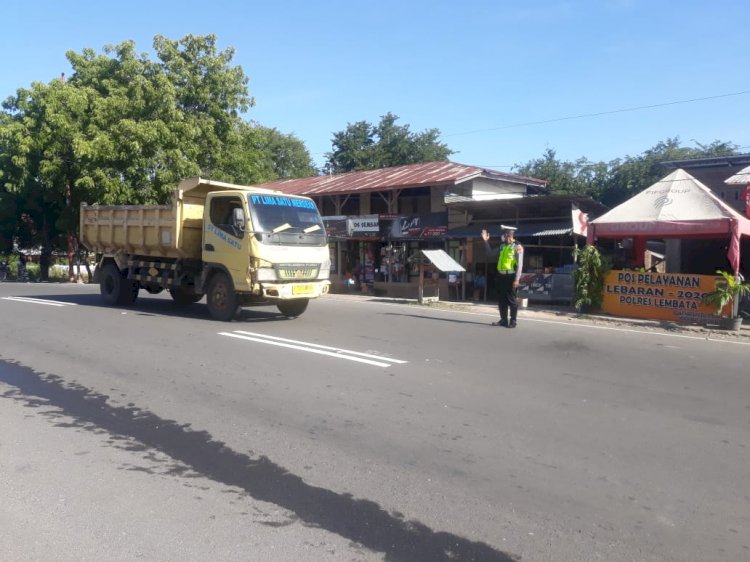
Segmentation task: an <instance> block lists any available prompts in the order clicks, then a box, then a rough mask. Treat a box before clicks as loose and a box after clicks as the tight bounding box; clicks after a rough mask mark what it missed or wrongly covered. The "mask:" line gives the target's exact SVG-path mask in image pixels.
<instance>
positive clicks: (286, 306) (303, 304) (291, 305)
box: [276, 299, 310, 318]
mask: <svg viewBox="0 0 750 562" xmlns="http://www.w3.org/2000/svg"><path fill="white" fill-rule="evenodd" d="M309 302H310V301H309V300H308V299H293V300H290V301H279V302H277V303H276V306H277V307H278V309H279V312H281V314H283V315H284V316H286V317H287V318H297V316H299V315H301V314H302V313H303V312H304V311H305V310H307V303H309Z"/></svg>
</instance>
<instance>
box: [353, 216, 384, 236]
mask: <svg viewBox="0 0 750 562" xmlns="http://www.w3.org/2000/svg"><path fill="white" fill-rule="evenodd" d="M346 222H347V224H346V229H347V233H348V235H349V236H350V237H351V238H361V237H379V236H380V220H379V219H378V215H362V216H359V217H349V218H348V219H347V221H346Z"/></svg>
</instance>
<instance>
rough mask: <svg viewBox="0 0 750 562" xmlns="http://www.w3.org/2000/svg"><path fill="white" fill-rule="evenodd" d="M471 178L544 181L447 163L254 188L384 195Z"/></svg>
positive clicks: (523, 182)
mask: <svg viewBox="0 0 750 562" xmlns="http://www.w3.org/2000/svg"><path fill="white" fill-rule="evenodd" d="M475 178H487V179H494V180H500V181H505V182H510V183H517V184H521V185H526V186H528V187H532V188H544V187H546V185H547V182H545V181H544V180H540V179H536V178H529V177H525V176H519V175H516V174H509V173H505V172H497V171H495V170H488V169H486V168H479V167H476V166H467V165H465V164H457V163H455V162H449V161H447V160H444V161H439V162H422V163H419V164H407V165H404V166H394V167H392V168H381V169H379V170H364V171H361V172H347V173H344V174H334V175H330V176H313V177H309V178H298V179H289V180H277V181H273V182H268V183H263V184H258V185H257V186H256V187H265V188H270V189H278V190H279V191H283V192H284V193H288V194H290V195H307V196H311V197H315V196H321V195H344V194H348V193H364V192H369V191H388V190H396V189H409V188H415V187H426V186H451V185H457V184H460V183H463V182H466V181H469V180H472V179H475Z"/></svg>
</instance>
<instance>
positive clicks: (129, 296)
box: [117, 279, 140, 306]
mask: <svg viewBox="0 0 750 562" xmlns="http://www.w3.org/2000/svg"><path fill="white" fill-rule="evenodd" d="M139 289H140V287H139V285H138V281H131V280H130V279H123V280H122V283H121V284H120V301H119V302H118V303H117V304H119V305H121V306H130V305H131V304H133V303H134V302H135V299H137V298H138V290H139Z"/></svg>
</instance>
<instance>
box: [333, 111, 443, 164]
mask: <svg viewBox="0 0 750 562" xmlns="http://www.w3.org/2000/svg"><path fill="white" fill-rule="evenodd" d="M398 119H399V118H398V117H397V116H396V115H394V114H392V113H387V114H386V115H383V116H382V117H381V118H380V123H378V124H377V125H372V124H370V123H368V122H366V121H358V122H356V123H350V124H348V125H347V127H346V129H345V130H343V131H339V132H337V133H334V135H333V139H332V141H331V143H332V145H333V150H332V151H331V152H329V153H327V154H326V158H327V162H326V164H325V167H324V169H325V171H326V173H342V172H351V171H357V170H374V169H379V168H387V167H390V166H400V165H404V164H416V163H418V162H433V161H439V160H447V159H448V157H449V156H450V155H451V154H453V151H452V150H450V149H449V148H448V146H447V145H446V144H444V143H441V142H440V140H439V137H440V131H438V130H437V129H427V130H426V131H423V132H421V133H412V132H411V131H410V130H409V126H408V125H397V124H396V121H398Z"/></svg>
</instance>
